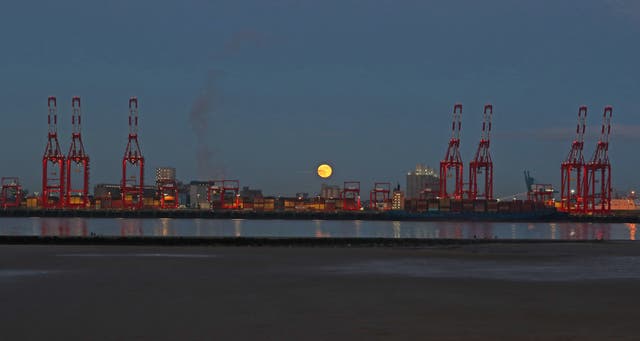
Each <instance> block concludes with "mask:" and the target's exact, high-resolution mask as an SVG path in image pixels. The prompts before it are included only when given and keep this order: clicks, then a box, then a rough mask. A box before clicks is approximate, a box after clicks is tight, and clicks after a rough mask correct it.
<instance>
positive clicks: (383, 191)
mask: <svg viewBox="0 0 640 341" xmlns="http://www.w3.org/2000/svg"><path fill="white" fill-rule="evenodd" d="M390 195H391V183H389V182H376V183H374V185H373V189H372V190H371V192H369V207H370V208H371V209H372V210H379V211H387V210H390V209H391V198H390Z"/></svg>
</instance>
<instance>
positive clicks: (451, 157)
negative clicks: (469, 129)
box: [440, 103, 463, 199]
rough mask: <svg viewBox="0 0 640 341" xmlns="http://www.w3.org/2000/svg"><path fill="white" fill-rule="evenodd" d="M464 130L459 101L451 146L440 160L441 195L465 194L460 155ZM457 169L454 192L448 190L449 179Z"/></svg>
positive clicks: (452, 196)
mask: <svg viewBox="0 0 640 341" xmlns="http://www.w3.org/2000/svg"><path fill="white" fill-rule="evenodd" d="M461 130H462V104H460V103H457V104H455V105H454V106H453V123H452V125H451V139H450V140H449V148H448V149H447V153H446V154H445V156H444V159H443V160H442V161H440V197H441V198H454V199H462V194H463V188H462V186H463V183H462V181H463V179H462V177H463V173H462V171H463V165H462V157H461V156H460V131H461ZM452 169H454V170H455V183H454V188H453V192H452V193H449V192H447V179H448V178H449V177H450V176H453V175H452V174H451V173H450V172H451V171H452Z"/></svg>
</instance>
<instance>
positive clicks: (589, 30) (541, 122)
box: [0, 0, 640, 197]
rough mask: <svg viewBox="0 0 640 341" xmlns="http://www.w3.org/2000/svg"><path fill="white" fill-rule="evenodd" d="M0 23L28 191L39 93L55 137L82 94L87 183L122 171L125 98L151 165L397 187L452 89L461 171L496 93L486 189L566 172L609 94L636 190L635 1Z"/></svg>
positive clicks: (5, 129)
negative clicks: (54, 108)
mask: <svg viewBox="0 0 640 341" xmlns="http://www.w3.org/2000/svg"><path fill="white" fill-rule="evenodd" d="M0 32H1V33H0V35H1V37H2V41H3V49H2V51H3V53H2V54H0V90H1V91H0V101H1V103H2V106H1V107H0V111H1V112H2V114H1V115H2V118H3V120H2V122H1V123H0V142H1V143H2V144H3V146H4V148H2V154H0V155H1V156H2V161H1V162H0V176H19V177H20V179H21V181H22V183H23V185H24V186H25V187H26V188H28V189H29V190H30V191H32V192H33V191H38V192H39V191H40V190H41V188H40V186H41V158H42V153H43V151H44V147H45V143H46V132H47V124H46V115H47V107H46V105H47V96H50V95H53V96H56V97H57V98H58V109H59V116H60V121H59V122H60V124H59V135H60V142H61V144H62V148H63V150H64V151H65V153H66V151H67V149H68V147H69V143H70V141H71V118H70V114H71V113H70V109H71V98H72V96H80V97H81V98H82V106H83V139H84V143H85V147H86V150H87V152H88V153H89V155H90V157H91V187H92V188H93V186H94V185H95V184H97V183H118V182H119V180H120V174H121V173H120V172H121V170H120V166H121V164H120V162H121V158H122V154H123V152H124V148H125V145H126V142H127V141H126V137H127V132H128V126H127V115H128V111H127V101H128V99H129V97H130V96H137V97H138V98H139V101H140V129H139V135H140V144H141V148H142V151H143V153H144V156H145V158H146V160H147V172H146V178H147V179H148V181H149V183H151V182H152V180H153V174H154V173H153V172H154V169H155V168H156V167H162V166H171V167H175V168H177V173H178V178H179V179H181V180H183V181H190V180H196V179H201V180H204V179H207V178H213V177H220V176H225V177H227V178H233V179H239V180H240V184H241V186H251V187H252V188H260V189H262V190H263V191H264V192H265V193H267V194H274V195H293V194H295V193H296V192H309V193H317V192H319V191H320V185H321V183H323V182H326V183H329V184H336V185H341V184H342V182H343V181H351V180H356V181H361V182H362V190H363V192H368V191H369V189H370V188H371V186H372V185H373V182H375V181H388V182H391V183H393V184H395V183H397V182H399V183H400V184H401V185H402V187H404V186H405V176H406V173H407V172H408V171H410V170H413V169H414V168H415V166H416V164H425V165H428V166H430V167H432V168H435V169H437V168H438V166H439V162H440V160H441V158H442V157H443V156H444V153H445V151H446V147H447V142H448V139H449V134H450V128H449V126H450V120H451V111H452V109H453V104H454V103H456V102H460V103H462V104H463V105H464V111H463V117H462V125H463V126H462V142H461V152H462V157H463V161H464V162H465V182H466V181H467V179H466V177H467V169H466V167H468V162H469V161H470V160H471V158H472V157H473V153H474V152H475V149H476V147H477V144H478V141H479V138H480V133H481V131H480V128H481V120H482V107H483V105H484V104H486V103H491V104H493V106H494V120H493V134H492V145H491V150H492V156H493V160H494V164H495V180H494V183H495V193H496V197H509V196H511V195H513V194H515V193H520V192H523V191H524V188H525V184H524V178H523V170H524V169H528V170H530V171H531V175H532V176H534V177H535V178H536V179H537V180H538V181H539V182H542V183H552V184H554V185H555V186H559V183H560V163H561V162H562V160H563V159H564V158H565V156H566V154H567V152H568V151H569V147H570V143H571V141H572V139H573V136H574V133H575V124H576V114H577V111H578V107H579V106H580V105H587V106H588V107H589V112H588V116H587V122H588V127H587V138H586V141H585V157H586V158H587V159H588V158H591V156H592V153H593V151H594V149H595V145H596V142H597V137H598V132H599V129H600V124H601V119H602V118H601V116H602V110H603V108H604V106H605V105H612V106H613V107H614V111H613V119H612V122H613V131H612V135H611V139H610V140H611V145H610V151H609V152H610V158H611V161H612V165H613V167H612V174H613V187H614V189H617V190H620V191H626V190H629V189H632V188H635V189H637V188H640V186H639V185H640V181H639V178H638V176H637V172H638V171H637V170H638V169H639V168H640V158H639V157H638V156H637V151H636V150H637V146H638V143H639V142H640V115H638V114H637V108H640V64H639V63H638V61H639V60H640V46H638V43H637V42H638V37H639V36H640V35H639V34H640V3H638V2H637V1H631V0H585V1H567V2H558V1H551V0H541V1H535V2H533V1H506V0H488V1H481V2H480V1H472V0H458V1H413V0H407V1H390V0H378V1H370V0H369V1H368V0H342V1H331V0H327V1H312V0H277V1H258V0H253V1H251V0H247V1H243V2H237V1H181V2H173V1H146V0H143V1H136V2H130V1H109V2H105V3H89V2H86V1H79V0H74V1H65V0H62V1H56V2H48V1H34V2H28V3H23V2H15V3H9V4H5V6H3V11H2V12H1V13H0ZM322 162H329V163H330V164H331V165H332V166H333V170H334V175H333V176H332V177H331V178H330V179H329V180H322V179H320V178H319V177H317V175H316V167H317V166H318V165H319V164H320V163H322Z"/></svg>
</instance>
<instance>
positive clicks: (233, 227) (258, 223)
mask: <svg viewBox="0 0 640 341" xmlns="http://www.w3.org/2000/svg"><path fill="white" fill-rule="evenodd" d="M1 222H2V223H1V224H0V235H13V236H20V235H23V236H24V235H40V236H60V237H66V236H87V235H94V234H95V235H100V236H124V237H128V236H145V235H151V236H158V237H163V236H185V237H200V236H202V237H205V236H206V237H218V236H224V237H244V236H247V237H316V238H328V237H346V238H357V237H363V238H368V237H380V238H452V239H453V238H455V239H460V238H467V239H473V238H477V239H494V238H498V239H564V240H593V239H605V240H607V239H613V240H635V239H636V230H637V224H592V223H565V222H557V223H511V222H509V223H506V222H493V223H492V222H415V221H402V222H401V221H360V220H353V221H348V220H342V221H341V220H308V221H304V220H296V221H293V220H243V219H179V220H176V219H168V218H166V219H122V218H119V219H116V218H114V219H91V218H1ZM178 222H179V223H178ZM178 226H179V228H178Z"/></svg>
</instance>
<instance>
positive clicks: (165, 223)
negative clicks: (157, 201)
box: [153, 218, 176, 237]
mask: <svg viewBox="0 0 640 341" xmlns="http://www.w3.org/2000/svg"><path fill="white" fill-rule="evenodd" d="M171 220H172V219H170V218H160V226H157V227H155V228H154V229H153V235H154V236H156V237H168V236H175V235H176V233H175V231H174V230H173V227H172V226H171Z"/></svg>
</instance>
